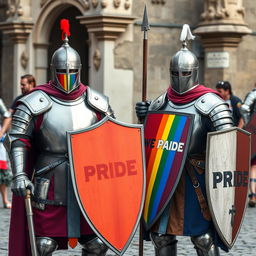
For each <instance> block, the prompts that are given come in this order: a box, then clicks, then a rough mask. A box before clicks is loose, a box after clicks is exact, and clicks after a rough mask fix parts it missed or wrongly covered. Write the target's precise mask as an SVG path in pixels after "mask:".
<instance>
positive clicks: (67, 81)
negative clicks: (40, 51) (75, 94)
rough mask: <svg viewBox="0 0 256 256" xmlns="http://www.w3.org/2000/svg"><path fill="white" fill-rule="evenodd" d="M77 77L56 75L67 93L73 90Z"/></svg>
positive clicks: (75, 75) (76, 74) (74, 75)
mask: <svg viewBox="0 0 256 256" xmlns="http://www.w3.org/2000/svg"><path fill="white" fill-rule="evenodd" d="M77 76H78V73H75V74H70V75H67V74H60V73H57V78H58V80H59V83H60V85H61V86H62V87H63V89H64V90H65V91H67V92H69V91H71V90H72V89H73V87H74V84H75V82H76V79H77Z"/></svg>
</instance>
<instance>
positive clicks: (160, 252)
mask: <svg viewBox="0 0 256 256" xmlns="http://www.w3.org/2000/svg"><path fill="white" fill-rule="evenodd" d="M150 237H151V240H152V242H153V244H154V247H155V256H177V240H176V236H173V235H162V234H158V233H151V234H150Z"/></svg>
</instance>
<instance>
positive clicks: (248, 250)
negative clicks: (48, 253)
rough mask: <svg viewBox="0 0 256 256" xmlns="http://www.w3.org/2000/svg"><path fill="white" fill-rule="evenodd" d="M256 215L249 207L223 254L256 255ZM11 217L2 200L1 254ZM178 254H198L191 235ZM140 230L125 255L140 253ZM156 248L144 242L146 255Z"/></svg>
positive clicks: (76, 254)
mask: <svg viewBox="0 0 256 256" xmlns="http://www.w3.org/2000/svg"><path fill="white" fill-rule="evenodd" d="M255 216H256V209H255V208H248V209H247V211H246V215H245V219H244V223H243V226H242V228H241V231H240V234H239V236H238V238H237V241H236V243H235V245H234V247H233V248H232V250H231V251H230V252H229V253H224V252H221V255H226V256H245V255H246V256H256V250H255V245H254V243H255V242H256V232H255V226H254V224H255ZM9 218H10V210H8V209H3V205H2V203H1V202H0V256H7V254H8V252H7V243H8V230H9ZM178 240H179V243H178V256H185V255H186V256H196V253H195V250H194V249H193V246H192V245H191V242H190V239H189V237H178ZM138 246H139V243H138V232H137V233H136V234H135V236H134V238H133V240H132V242H131V244H130V246H129V247H128V249H127V251H126V252H125V253H124V255H125V256H137V255H138ZM55 255H59V256H60V255H64V256H66V255H69V256H80V255H81V248H78V247H77V248H76V249H74V250H72V249H70V250H67V251H58V252H55V253H54V256H55ZM107 255H108V256H115V254H114V253H113V252H111V251H110V250H109V251H108V253H107ZM153 255H154V250H153V245H152V244H151V242H144V256H153Z"/></svg>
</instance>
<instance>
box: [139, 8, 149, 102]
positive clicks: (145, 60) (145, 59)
mask: <svg viewBox="0 0 256 256" xmlns="http://www.w3.org/2000/svg"><path fill="white" fill-rule="evenodd" d="M149 29H150V26H149V22H148V12H147V6H146V5H145V8H144V15H143V21H142V24H141V31H144V36H143V74H142V101H146V100H147V76H148V72H147V70H148V65H147V63H148V30H149Z"/></svg>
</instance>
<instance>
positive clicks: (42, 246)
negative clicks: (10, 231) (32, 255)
mask: <svg viewBox="0 0 256 256" xmlns="http://www.w3.org/2000/svg"><path fill="white" fill-rule="evenodd" d="M36 246H37V250H38V254H39V256H52V253H53V252H54V251H56V250H57V248H58V243H57V242H56V241H55V240H53V239H51V238H50V237H37V238H36Z"/></svg>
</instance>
